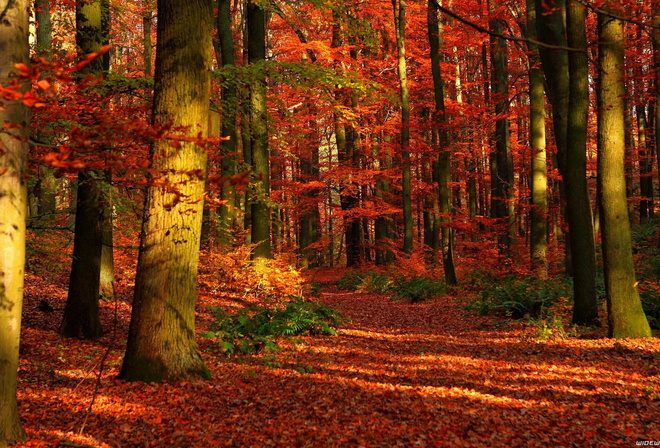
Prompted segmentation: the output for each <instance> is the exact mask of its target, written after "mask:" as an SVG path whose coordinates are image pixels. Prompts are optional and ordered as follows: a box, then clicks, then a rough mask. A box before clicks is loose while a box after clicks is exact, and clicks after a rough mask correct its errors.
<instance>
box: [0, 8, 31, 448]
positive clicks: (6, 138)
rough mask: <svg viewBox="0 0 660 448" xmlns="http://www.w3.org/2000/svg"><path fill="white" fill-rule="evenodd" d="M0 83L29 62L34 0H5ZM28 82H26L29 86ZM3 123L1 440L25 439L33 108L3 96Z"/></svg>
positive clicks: (0, 28) (0, 113)
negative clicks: (23, 365)
mask: <svg viewBox="0 0 660 448" xmlns="http://www.w3.org/2000/svg"><path fill="white" fill-rule="evenodd" d="M0 11H2V12H3V20H2V21H0V85H2V86H8V85H9V83H10V80H11V79H17V78H18V77H17V75H16V73H15V70H14V64H25V65H29V64H30V59H29V46H28V32H29V27H28V18H29V2H28V1H26V0H14V1H9V0H0ZM27 88H28V85H27V83H25V82H23V86H22V88H21V91H22V92H25V91H26V90H27ZM3 106H4V107H3V108H0V123H9V124H11V125H14V126H16V127H12V128H8V129H5V131H4V132H1V133H0V148H1V150H0V173H2V174H1V175H0V210H2V212H0V445H5V444H7V443H14V442H16V441H20V440H25V431H24V430H23V426H22V425H21V421H20V418H19V415H18V407H17V403H16V382H17V373H18V347H19V341H20V333H21V311H22V309H23V278H24V274H25V272H24V266H25V224H26V217H27V185H26V175H27V156H28V145H27V137H28V129H29V111H28V109H27V107H26V106H25V105H24V104H23V103H22V102H21V101H20V100H19V101H10V100H3Z"/></svg>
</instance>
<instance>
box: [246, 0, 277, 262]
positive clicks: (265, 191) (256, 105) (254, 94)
mask: <svg viewBox="0 0 660 448" xmlns="http://www.w3.org/2000/svg"><path fill="white" fill-rule="evenodd" d="M247 34H248V37H247V51H248V62H249V63H250V64H251V65H252V66H253V67H254V68H255V69H256V70H257V71H258V73H259V75H258V76H256V77H255V78H254V79H252V82H251V84H250V130H251V133H250V146H251V148H252V172H253V175H254V177H255V185H254V192H255V194H254V196H253V198H252V231H251V233H252V244H254V245H255V246H254V253H253V257H254V258H272V256H273V254H272V251H271V237H270V220H271V219H270V206H269V201H270V163H269V151H268V124H267V113H268V111H267V107H266V73H265V71H264V62H265V61H266V11H265V10H264V9H263V8H262V7H261V6H259V5H258V4H256V3H254V2H253V0H250V1H249V2H248V4H247Z"/></svg>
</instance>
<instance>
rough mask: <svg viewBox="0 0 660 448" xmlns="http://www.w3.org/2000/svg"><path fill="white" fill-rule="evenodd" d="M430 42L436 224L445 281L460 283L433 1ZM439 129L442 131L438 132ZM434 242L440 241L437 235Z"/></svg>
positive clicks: (439, 40)
mask: <svg viewBox="0 0 660 448" xmlns="http://www.w3.org/2000/svg"><path fill="white" fill-rule="evenodd" d="M427 22H428V39H429V44H430V50H431V70H432V75H433V91H434V99H435V111H434V117H433V119H434V120H433V121H434V122H435V123H437V125H436V129H434V134H435V135H434V138H433V143H434V145H435V146H436V149H437V154H438V160H437V162H436V165H435V167H434V181H436V182H437V183H438V187H437V188H438V196H439V205H440V207H439V211H440V213H441V215H440V216H441V218H440V219H439V220H438V219H436V220H435V223H436V225H438V224H441V227H442V228H441V229H439V230H438V229H434V233H436V234H437V232H438V231H440V233H441V235H442V238H441V239H440V241H441V247H442V265H443V267H444V270H445V282H446V283H447V284H448V285H455V284H456V283H457V279H456V270H455V269H454V248H453V238H452V230H451V227H450V226H449V225H450V220H449V218H447V216H448V215H449V214H450V213H451V203H450V194H449V192H450V190H449V186H448V184H449V182H450V181H451V159H450V154H449V148H448V146H449V138H448V131H447V129H446V128H447V125H448V123H447V121H448V120H447V114H446V111H445V85H444V82H443V80H442V72H441V67H440V63H441V61H442V54H441V49H442V44H443V41H442V27H441V25H440V21H439V20H438V11H437V8H436V5H435V2H434V1H433V0H429V3H428V9H427ZM438 126H440V129H438ZM434 239H437V237H436V236H434Z"/></svg>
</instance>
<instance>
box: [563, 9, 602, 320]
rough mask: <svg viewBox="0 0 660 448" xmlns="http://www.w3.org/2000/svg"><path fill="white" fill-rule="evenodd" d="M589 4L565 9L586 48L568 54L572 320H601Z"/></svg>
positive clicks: (575, 39) (572, 37) (572, 33)
mask: <svg viewBox="0 0 660 448" xmlns="http://www.w3.org/2000/svg"><path fill="white" fill-rule="evenodd" d="M586 16H587V13H586V8H585V7H584V6H583V5H582V4H581V3H579V2H577V1H575V0H569V1H568V7H567V11H566V24H567V29H566V31H567V38H568V39H567V42H568V45H570V46H571V47H574V48H582V49H584V52H576V51H572V52H570V54H569V55H568V66H569V71H570V74H571V75H570V80H569V108H568V129H567V131H568V133H567V142H566V170H565V172H564V182H565V183H566V211H567V220H568V225H569V229H570V235H569V236H570V239H571V250H572V251H573V253H572V256H571V260H572V263H573V292H574V298H573V323H574V324H578V325H595V324H597V323H598V297H597V294H596V250H595V244H594V237H593V235H594V231H593V221H592V216H591V202H590V201H589V190H588V186H587V117H588V115H589V67H588V61H587V53H586V50H587V36H586V31H585V21H586Z"/></svg>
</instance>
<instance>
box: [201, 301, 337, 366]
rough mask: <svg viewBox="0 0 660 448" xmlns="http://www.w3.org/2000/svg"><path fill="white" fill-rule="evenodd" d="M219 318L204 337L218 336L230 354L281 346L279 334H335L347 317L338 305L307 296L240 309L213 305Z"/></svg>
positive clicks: (223, 347) (216, 317)
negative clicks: (272, 305) (325, 303)
mask: <svg viewBox="0 0 660 448" xmlns="http://www.w3.org/2000/svg"><path fill="white" fill-rule="evenodd" d="M211 311H212V312H213V313H214V314H215V321H214V322H213V324H212V325H211V327H210V329H209V331H205V332H202V333H201V334H200V335H201V336H202V337H207V338H214V339H216V340H217V347H218V348H219V349H220V351H221V352H223V353H225V354H226V355H233V354H237V353H243V354H254V353H259V352H262V351H270V352H274V351H277V350H279V345H278V342H277V340H278V338H280V337H288V336H302V335H335V334H336V328H337V327H339V326H340V325H341V324H342V323H343V322H345V320H346V319H345V318H344V317H343V316H342V314H341V313H340V312H339V311H337V310H335V309H334V308H331V307H328V306H326V305H323V304H321V303H317V302H313V301H310V300H307V299H305V298H303V297H300V296H298V297H291V300H290V301H289V302H287V303H286V304H285V305H284V306H280V307H275V308H267V307H262V306H251V307H249V308H244V309H242V310H240V311H238V312H236V313H231V314H230V313H227V312H226V311H225V310H223V309H222V308H219V307H213V308H211Z"/></svg>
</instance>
